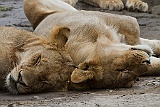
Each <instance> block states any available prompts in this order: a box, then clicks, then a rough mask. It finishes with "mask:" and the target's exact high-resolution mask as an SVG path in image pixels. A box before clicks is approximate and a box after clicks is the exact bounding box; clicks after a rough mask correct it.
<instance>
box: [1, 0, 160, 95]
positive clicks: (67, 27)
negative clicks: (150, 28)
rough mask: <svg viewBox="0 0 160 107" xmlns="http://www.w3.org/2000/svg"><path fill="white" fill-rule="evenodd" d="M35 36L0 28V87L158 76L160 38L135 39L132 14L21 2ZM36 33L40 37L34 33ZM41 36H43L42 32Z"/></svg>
mask: <svg viewBox="0 0 160 107" xmlns="http://www.w3.org/2000/svg"><path fill="white" fill-rule="evenodd" d="M24 11H25V14H26V16H27V17H28V19H29V21H30V22H31V24H32V26H33V28H34V29H35V31H34V34H33V33H30V32H27V31H23V30H18V29H15V28H9V27H0V50H1V51H0V52H1V53H0V55H1V60H0V63H1V64H0V66H1V70H0V74H1V78H0V88H7V89H8V90H9V92H11V93H13V94H19V93H30V92H46V91H68V90H86V89H99V88H101V89H102V88H118V87H132V86H133V84H134V81H135V79H136V78H137V77H138V76H139V75H143V74H148V75H159V74H160V67H159V65H160V59H159V58H156V57H153V55H154V56H156V55H157V56H158V55H159V54H160V52H159V50H160V49H159V40H147V39H143V38H140V31H139V26H138V23H137V21H136V19H135V18H133V17H129V16H120V15H113V14H108V13H101V12H94V11H92V12H91V11H77V10H76V9H75V8H73V7H72V6H71V5H69V4H67V3H65V2H62V1H56V0H34V1H33V0H24ZM36 35H39V36H36ZM41 35H42V36H41Z"/></svg>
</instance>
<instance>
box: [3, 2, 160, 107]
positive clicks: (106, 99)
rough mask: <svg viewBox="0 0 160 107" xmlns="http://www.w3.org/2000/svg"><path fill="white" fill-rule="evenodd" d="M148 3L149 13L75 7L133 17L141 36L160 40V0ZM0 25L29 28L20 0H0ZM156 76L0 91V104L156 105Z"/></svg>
mask: <svg viewBox="0 0 160 107" xmlns="http://www.w3.org/2000/svg"><path fill="white" fill-rule="evenodd" d="M144 1H146V2H147V3H149V6H150V9H149V10H150V12H148V13H137V12H128V11H126V10H123V11H108V10H102V9H100V8H98V7H93V6H90V5H87V4H84V3H81V2H79V3H78V4H77V5H76V8H77V9H84V10H91V11H92V10H96V11H102V12H109V13H115V14H124V15H130V16H133V17H136V18H137V20H138V22H139V25H140V29H141V36H142V37H144V38H148V39H160V0H144ZM2 6H3V7H7V8H6V9H5V10H6V11H0V26H14V27H18V28H20V29H25V30H29V31H33V30H32V28H31V25H30V23H29V22H28V20H27V18H26V17H25V15H24V13H23V3H22V0H0V8H1V7H2ZM159 100H160V77H158V76H157V77H140V78H139V81H137V82H136V83H135V85H134V87H132V88H120V89H104V90H91V91H82V92H77V91H70V92H49V93H32V94H27V95H11V94H9V93H8V92H2V91H1V92H0V107H21V106H24V107H31V106H34V107H36V106H38V107H44V106H46V107H76V106H78V107H117V106H121V107H125V106H126V107H134V106H137V107H141V106H142V107H144V106H145V107H152V106H153V107H159V106H160V101H159Z"/></svg>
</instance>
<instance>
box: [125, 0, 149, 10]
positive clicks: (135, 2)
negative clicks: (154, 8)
mask: <svg viewBox="0 0 160 107" xmlns="http://www.w3.org/2000/svg"><path fill="white" fill-rule="evenodd" d="M126 7H127V9H128V10H129V11H137V10H138V11H142V12H147V11H148V4H147V3H145V2H142V1H141V0H128V1H127V3H126Z"/></svg>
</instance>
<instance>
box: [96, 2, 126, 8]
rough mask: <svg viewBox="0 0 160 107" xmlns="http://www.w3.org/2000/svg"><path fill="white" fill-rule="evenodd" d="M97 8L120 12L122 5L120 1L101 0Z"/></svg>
mask: <svg viewBox="0 0 160 107" xmlns="http://www.w3.org/2000/svg"><path fill="white" fill-rule="evenodd" d="M99 6H100V7H101V8H102V9H109V10H122V9H123V8H124V5H123V3H122V1H121V0H101V2H100V3H99Z"/></svg>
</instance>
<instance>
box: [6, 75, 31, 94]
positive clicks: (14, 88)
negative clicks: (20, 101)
mask: <svg viewBox="0 0 160 107" xmlns="http://www.w3.org/2000/svg"><path fill="white" fill-rule="evenodd" d="M6 87H7V89H8V90H9V92H11V93H12V94H19V93H26V92H28V89H29V87H28V86H27V85H26V84H25V83H24V82H23V79H22V76H21V74H20V73H19V75H18V79H17V81H16V80H15V79H14V77H12V76H11V74H8V76H7V78H6Z"/></svg>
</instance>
